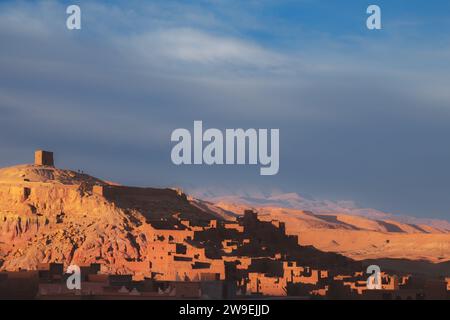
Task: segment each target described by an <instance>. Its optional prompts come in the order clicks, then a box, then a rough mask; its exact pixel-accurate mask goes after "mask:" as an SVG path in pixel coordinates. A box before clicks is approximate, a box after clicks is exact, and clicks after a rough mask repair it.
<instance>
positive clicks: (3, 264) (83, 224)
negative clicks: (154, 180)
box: [0, 165, 211, 274]
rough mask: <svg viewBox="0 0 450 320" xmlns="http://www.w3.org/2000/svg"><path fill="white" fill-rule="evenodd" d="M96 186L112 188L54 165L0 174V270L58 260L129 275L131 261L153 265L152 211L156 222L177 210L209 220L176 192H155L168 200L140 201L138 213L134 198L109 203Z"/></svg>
mask: <svg viewBox="0 0 450 320" xmlns="http://www.w3.org/2000/svg"><path fill="white" fill-rule="evenodd" d="M94 185H95V186H108V185H109V184H107V183H106V182H103V181H101V180H99V179H95V178H93V177H90V176H87V175H81V174H79V173H76V172H73V171H67V170H60V169H55V168H52V167H42V166H34V165H29V166H18V167H12V168H7V169H2V170H0V270H10V271H17V270H19V269H28V270H34V269H36V268H37V267H38V264H39V263H48V262H59V263H64V264H65V265H66V266H67V265H70V264H78V265H84V264H90V263H100V264H102V267H103V268H104V269H103V272H111V273H119V274H120V273H127V272H130V270H129V269H128V267H127V265H128V264H127V263H128V262H145V261H148V260H147V259H148V258H147V256H148V249H149V248H148V247H149V243H150V242H151V241H152V239H153V231H154V230H153V228H152V227H151V226H150V224H149V219H151V218H152V212H155V218H158V219H160V218H161V217H163V215H164V214H166V215H167V216H171V215H173V214H176V213H177V212H180V210H186V212H187V213H189V212H190V213H191V214H196V213H199V216H200V217H202V216H203V217H204V218H205V219H210V218H211V215H210V213H207V212H204V211H201V210H200V209H198V208H197V207H195V206H191V205H190V204H189V201H188V200H187V199H186V196H185V195H183V194H181V193H179V192H176V191H174V190H170V189H167V191H164V189H158V190H159V191H158V192H162V193H164V194H166V195H165V196H164V197H161V198H162V199H163V200H164V202H163V203H158V202H157V201H156V200H155V199H153V198H151V197H150V201H145V199H146V197H145V195H144V196H143V195H140V202H139V206H138V207H136V206H133V205H132V204H133V203H134V201H133V199H130V198H129V195H127V198H126V199H122V198H121V197H120V194H119V195H116V196H115V198H114V199H111V198H108V197H105V196H104V195H101V194H96V193H95V192H93V186H94ZM150 192H151V191H150ZM197 211H198V212H197ZM156 213H158V214H156Z"/></svg>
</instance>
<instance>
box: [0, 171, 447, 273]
mask: <svg viewBox="0 0 450 320" xmlns="http://www.w3.org/2000/svg"><path fill="white" fill-rule="evenodd" d="M95 188H100V189H101V192H102V193H99V192H97V191H96V190H95ZM121 188H122V187H121V186H120V185H118V184H114V183H110V182H107V181H104V180H101V179H98V178H95V177H92V176H90V175H87V174H83V173H80V172H75V171H71V170H62V169H58V168H55V167H53V166H46V165H19V166H13V167H9V168H4V169H0V270H20V269H36V267H37V265H38V264H39V263H43V262H44V263H45V262H53V261H59V262H65V263H75V264H79V265H84V264H89V263H93V262H96V263H100V264H102V265H103V266H105V268H106V270H105V271H106V272H110V273H127V272H133V271H132V270H130V269H129V268H128V267H127V265H129V262H132V261H145V260H146V259H147V258H146V255H147V252H149V250H150V247H151V246H152V242H151V238H152V236H153V235H152V230H151V228H150V227H149V223H152V225H153V226H156V227H157V226H158V224H159V223H160V221H161V220H162V219H164V220H167V219H169V220H170V219H172V218H173V217H177V218H180V219H186V220H188V221H190V223H191V224H192V225H196V224H197V225H202V224H205V223H208V221H209V220H211V219H224V220H231V219H234V218H235V217H236V216H238V215H240V214H242V212H243V210H244V209H248V208H249V204H247V203H243V204H238V203H235V202H231V201H229V200H230V199H225V200H227V201H229V202H227V201H217V202H216V203H214V202H211V201H206V200H201V199H197V198H193V197H190V196H187V195H186V194H184V193H183V192H182V191H181V190H178V189H155V188H146V189H145V190H144V189H142V188H129V187H127V188H126V189H124V190H122V189H121ZM124 188H125V187H124ZM142 190H144V191H145V194H142ZM119 191H120V193H121V196H120V197H116V196H115V195H114V192H119ZM149 194H150V196H149ZM252 207H255V208H256V209H257V210H258V211H259V213H260V217H261V219H265V220H269V221H270V220H274V219H276V220H280V221H284V222H286V230H287V233H288V234H295V235H299V239H300V244H301V245H312V246H314V247H316V248H318V249H319V250H321V251H324V252H330V253H338V254H342V255H344V256H347V257H349V258H352V259H355V260H363V259H380V258H395V259H409V260H425V261H430V262H445V261H448V260H449V258H450V252H449V243H450V241H449V239H450V235H449V232H448V231H447V230H440V229H437V228H435V227H430V226H426V225H409V224H402V223H399V222H395V221H387V220H376V221H375V220H370V219H367V218H363V217H355V216H350V215H329V214H328V215H325V214H315V213H312V212H310V211H305V210H297V209H290V208H281V207H271V206H267V205H266V206H252ZM174 227H175V228H177V227H180V228H182V227H183V226H181V225H177V224H176V223H175V224H174ZM319 253H320V252H319V251H317V254H319Z"/></svg>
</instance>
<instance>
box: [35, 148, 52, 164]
mask: <svg viewBox="0 0 450 320" xmlns="http://www.w3.org/2000/svg"><path fill="white" fill-rule="evenodd" d="M34 164H35V165H37V166H51V167H53V166H54V165H55V164H54V162H53V152H50V151H44V150H36V151H35V153H34Z"/></svg>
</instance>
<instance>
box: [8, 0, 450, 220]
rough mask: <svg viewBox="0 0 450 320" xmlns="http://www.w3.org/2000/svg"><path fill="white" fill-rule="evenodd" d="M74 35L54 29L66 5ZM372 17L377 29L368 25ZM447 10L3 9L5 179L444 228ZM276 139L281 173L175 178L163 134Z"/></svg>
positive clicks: (255, 6)
mask: <svg viewBox="0 0 450 320" xmlns="http://www.w3.org/2000/svg"><path fill="white" fill-rule="evenodd" d="M72 3H76V4H79V5H80V6H81V9H82V30H80V31H68V30H67V29H66V28H65V19H66V14H65V7H66V6H67V5H68V4H72ZM369 4H378V5H379V6H380V7H381V9H382V19H383V20H382V24H383V30H381V31H368V30H367V29H366V28H365V19H366V17H367V15H366V13H365V11H366V8H367V6H368V5H369ZM449 12H450V3H449V2H448V1H438V0H434V1H419V0H409V1H406V0H391V1H332V0H327V1H325V0H323V1H320V0H317V1H313V0H297V1H273V0H272V1H256V0H255V1H252V0H249V1H225V0H210V1H198V2H195V1H189V2H186V1H167V0H166V1H145V2H144V1H126V2H125V1H123V2H122V1H107V2H102V1H75V2H72V1H65V2H57V1H2V2H0V44H1V45H0V113H1V117H0V149H1V150H2V153H1V154H2V156H1V157H0V166H7V165H13V164H16V163H22V162H27V161H30V159H31V157H32V152H33V150H34V149H35V148H45V149H50V150H53V151H55V152H56V160H57V163H58V164H60V165H61V166H63V167H67V168H73V169H83V170H85V171H86V172H89V173H92V174H94V175H97V176H100V177H102V178H106V179H110V180H114V181H118V182H121V183H124V184H133V185H153V186H174V185H177V186H182V187H184V188H187V189H188V190H190V189H192V190H194V189H196V190H197V189H203V190H207V191H213V192H214V191H215V190H217V192H221V193H228V192H259V191H261V190H264V191H267V192H271V191H272V190H281V191H284V192H298V193H301V194H308V195H312V196H314V197H317V198H321V199H331V200H353V201H355V202H357V203H358V204H359V205H360V206H363V207H372V208H376V209H380V210H384V211H387V212H392V213H401V214H410V215H415V216H422V217H439V218H447V219H450V197H448V194H450V170H449V168H448V164H449V163H450V148H449V147H448V137H449V136H450V126H449V123H450V92H449V90H448V85H449V83H450V70H449V69H450V33H449V31H450V25H449V24H450V20H449V19H448V13H449ZM194 120H203V122H204V125H205V126H206V127H217V128H221V129H224V128H238V127H243V128H249V127H252V128H280V139H281V140H280V148H281V150H280V152H281V154H280V173H279V174H278V175H276V176H274V177H261V176H260V175H259V170H258V168H256V167H252V166H247V167H232V166H227V167H203V166H202V167H194V166H193V167H186V166H184V167H183V166H181V167H176V166H174V165H173V164H172V163H171V161H170V150H171V147H172V144H171V143H170V133H171V132H172V130H174V129H176V128H179V127H183V128H191V127H192V124H193V121H194Z"/></svg>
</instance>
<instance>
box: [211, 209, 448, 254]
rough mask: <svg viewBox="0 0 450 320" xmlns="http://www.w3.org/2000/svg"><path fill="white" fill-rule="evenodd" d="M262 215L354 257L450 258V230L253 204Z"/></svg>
mask: <svg viewBox="0 0 450 320" xmlns="http://www.w3.org/2000/svg"><path fill="white" fill-rule="evenodd" d="M216 205H217V206H218V207H220V208H222V209H224V210H228V211H233V212H243V209H244V208H246V207H247V206H246V205H239V204H230V203H226V202H218V203H216ZM256 209H257V210H258V211H259V212H260V215H261V218H262V219H265V220H275V219H276V220H280V221H284V222H285V223H286V230H287V232H288V233H290V234H297V235H299V239H300V244H302V245H313V246H314V247H316V248H318V249H319V250H323V251H330V252H337V253H341V254H343V255H345V256H348V257H351V258H353V259H357V260H363V259H377V258H405V259H411V260H427V261H431V262H443V261H449V260H450V233H449V232H448V231H446V230H439V229H437V228H433V227H430V226H426V225H414V224H404V223H400V222H397V221H393V220H372V219H368V218H365V217H358V216H351V215H344V214H343V215H340V214H333V215H323V214H322V215H318V214H313V213H312V212H309V211H302V210H295V209H286V208H278V207H264V206H262V207H256Z"/></svg>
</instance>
